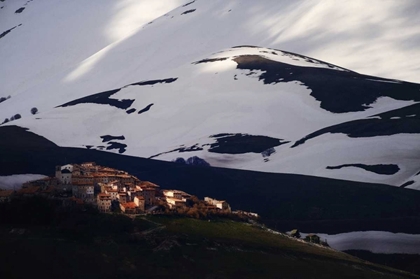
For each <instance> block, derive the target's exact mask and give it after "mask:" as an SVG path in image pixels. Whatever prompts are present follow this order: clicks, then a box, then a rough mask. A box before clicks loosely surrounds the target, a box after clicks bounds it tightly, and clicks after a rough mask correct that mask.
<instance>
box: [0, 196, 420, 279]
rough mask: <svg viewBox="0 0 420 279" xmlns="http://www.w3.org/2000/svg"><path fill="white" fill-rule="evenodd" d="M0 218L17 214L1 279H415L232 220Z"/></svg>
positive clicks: (8, 223) (0, 256) (2, 222)
mask: <svg viewBox="0 0 420 279" xmlns="http://www.w3.org/2000/svg"><path fill="white" fill-rule="evenodd" d="M16 207H17V208H16ZM28 208H30V209H31V210H26V211H24V212H23V214H18V213H17V212H19V211H22V209H28ZM0 210H3V211H7V212H8V213H10V215H16V214H18V215H16V218H13V219H10V218H7V217H5V216H4V215H1V216H0V249H1V251H2V252H1V253H0V277H1V278H28V277H32V276H34V275H35V276H36V277H37V278H90V279H92V278H417V277H416V276H414V275H411V274H408V273H406V272H402V271H397V270H393V269H390V268H386V267H383V266H378V265H374V264H371V263H368V262H365V261H362V260H359V259H357V258H354V257H352V256H349V255H347V254H345V253H341V252H337V251H334V250H331V249H329V248H324V247H320V246H315V245H312V244H308V243H304V242H299V241H296V240H293V239H291V238H289V237H287V236H284V235H279V234H273V233H270V232H268V231H266V230H265V229H264V228H261V227H259V226H255V225H251V224H248V223H239V222H234V221H231V220H227V219H212V220H211V221H210V220H196V219H190V218H181V217H176V216H161V215H160V216H148V217H137V218H135V219H130V218H129V217H126V216H123V215H110V214H98V213H96V212H95V211H94V210H88V209H84V210H82V211H81V210H79V209H77V208H74V209H70V208H62V207H61V206H60V205H58V204H55V203H54V201H51V200H47V199H44V198H40V197H35V198H29V199H26V200H19V201H18V200H15V201H13V202H12V203H10V204H3V205H1V206H0ZM2 213H3V212H2ZM23 266H24V267H23Z"/></svg>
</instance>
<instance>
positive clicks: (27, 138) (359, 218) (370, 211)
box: [0, 126, 420, 233]
mask: <svg viewBox="0 0 420 279" xmlns="http://www.w3.org/2000/svg"><path fill="white" fill-rule="evenodd" d="M84 161H95V162H97V163H98V164H100V165H105V166H110V167H115V168H118V169H122V170H125V171H128V172H130V173H132V174H134V175H136V176H138V177H139V178H140V179H142V180H150V181H153V182H156V183H158V184H159V185H160V186H161V187H162V188H167V189H170V188H176V189H182V190H185V191H187V192H189V193H191V194H194V195H197V196H199V197H203V196H212V197H215V198H218V199H226V200H227V201H228V202H229V203H230V204H231V206H232V207H233V208H234V209H243V210H249V211H254V212H258V213H259V214H260V215H261V216H262V217H263V221H264V222H265V223H266V224H267V225H269V226H271V227H274V228H276V229H278V230H290V229H293V228H296V227H298V228H300V229H301V230H302V231H309V232H310V231H312V232H325V233H340V232H348V231H361V230H382V231H390V232H405V233H420V192H418V191H414V190H408V189H401V188H397V187H391V186H387V185H380V184H366V183H357V182H350V181H342V180H334V179H326V178H318V177H310V176H303V175H291V174H273V173H262V172H252V171H241V170H232V169H222V168H209V167H192V166H187V165H182V164H175V163H169V162H162V161H156V160H149V159H142V158H135V157H130V156H123V155H116V154H111V153H108V152H101V151H95V150H86V149H77V148H65V147H58V146H56V145H55V144H53V143H52V142H50V141H48V140H46V139H45V138H43V137H40V136H38V135H36V134H33V133H31V132H28V131H25V129H22V128H20V127H14V126H12V127H1V128H0V166H1V168H0V175H9V174H16V173H35V174H38V173H39V174H45V175H53V174H54V167H55V165H58V164H64V163H80V162H84Z"/></svg>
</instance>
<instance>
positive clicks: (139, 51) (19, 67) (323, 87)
mask: <svg viewBox="0 0 420 279" xmlns="http://www.w3.org/2000/svg"><path fill="white" fill-rule="evenodd" d="M152 2H153V3H150V1H134V0H122V1H118V2H115V1H111V0H104V1H101V4H100V5H99V4H98V3H96V2H89V3H86V1H81V0H76V1H71V2H68V1H53V0H45V1H21V0H13V1H11V0H5V2H1V4H0V8H1V7H3V8H1V9H0V28H1V29H0V34H2V35H0V61H1V64H2V65H3V66H2V67H0V77H1V82H0V94H1V95H0V97H7V96H9V95H10V96H11V98H10V99H7V100H6V101H4V102H1V103H0V123H1V122H3V119H6V118H7V119H8V120H10V118H11V117H12V116H15V115H16V114H19V115H20V116H22V118H21V119H19V120H14V121H11V122H8V123H5V124H3V125H4V126H6V125H18V126H20V127H24V128H28V129H29V130H30V131H31V132H34V133H36V134H38V135H40V136H43V137H45V138H47V139H48V140H50V141H52V142H54V143H56V144H57V145H59V146H66V147H79V148H88V149H97V150H103V151H104V152H116V153H119V154H123V155H132V156H138V157H146V158H154V159H159V160H167V161H173V160H176V159H177V158H184V159H188V158H191V157H194V156H198V157H199V158H201V159H204V160H205V161H207V162H208V163H210V164H211V165H213V166H219V167H228V168H238V169H246V170H257V171H264V172H281V173H296V174H306V175H314V176H322V177H329V178H339V179H346V180H354V181H362V182H377V183H385V184H390V185H394V186H403V187H407V188H413V189H419V188H420V179H419V178H418V177H419V176H418V173H419V172H420V109H419V106H418V104H419V102H420V85H419V84H416V83H410V82H404V81H400V80H397V79H401V80H410V81H417V82H418V81H420V80H419V78H418V72H419V70H420V69H419V66H418V65H420V49H419V48H418V47H416V46H417V45H418V44H416V43H417V42H418V41H419V40H420V37H419V35H418V34H420V17H418V16H417V15H418V12H419V11H420V5H419V3H418V2H417V1H405V2H404V3H403V4H402V3H401V2H400V1H387V2H386V3H383V1H379V0H378V1H376V2H377V3H376V4H374V2H375V1H374V2H369V4H366V1H363V0H356V1H347V2H346V3H341V2H339V1H332V0H331V1H330V0H327V1H322V3H320V2H317V1H310V0H300V1H293V2H291V1H285V0H281V1H274V0H264V1H251V0H241V1H239V0H230V1H222V0H214V1H205V0H196V1H182V0H159V1H152ZM343 5H345V7H343ZM366 5H369V7H368V8H367V7H366ZM21 7H24V9H23V10H22V11H21V12H20V13H16V11H17V10H18V9H19V8H21ZM331 22H334V24H331ZM12 28H13V29H12ZM358 72H361V73H363V74H359V73H358ZM364 74H369V75H364ZM372 75H377V76H385V77H387V78H390V79H384V78H380V77H376V76H372ZM33 107H36V108H38V111H39V112H38V113H37V114H35V115H32V114H31V113H30V110H31V108H33ZM108 136H109V137H108ZM107 138H113V139H110V140H107Z"/></svg>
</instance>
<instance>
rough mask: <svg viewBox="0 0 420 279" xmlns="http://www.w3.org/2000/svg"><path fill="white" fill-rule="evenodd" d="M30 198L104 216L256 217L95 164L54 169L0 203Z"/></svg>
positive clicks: (8, 193) (4, 195)
mask: <svg viewBox="0 0 420 279" xmlns="http://www.w3.org/2000/svg"><path fill="white" fill-rule="evenodd" d="M30 196H45V197H48V198H56V199H61V200H62V201H63V205H65V206H83V205H91V206H94V207H96V208H97V209H98V210H99V211H100V212H103V213H111V212H119V213H123V214H147V213H154V214H156V213H171V212H178V213H184V214H188V215H190V216H192V217H199V216H200V213H202V212H211V213H215V214H235V215H243V216H248V217H251V218H258V214H256V213H251V212H244V211H232V210H231V207H230V205H229V204H228V203H227V202H226V201H224V200H217V199H213V198H210V197H205V198H204V200H199V199H198V198H197V197H195V196H193V195H190V194H188V193H185V192H183V191H180V190H174V189H171V190H169V189H161V188H160V186H159V185H157V184H155V183H153V182H150V181H142V180H140V179H139V178H137V177H135V176H134V175H131V174H129V173H127V172H125V171H121V170H117V169H113V168H109V167H104V166H99V165H97V164H96V163H94V162H86V163H82V164H67V165H64V166H56V169H55V176H54V177H47V178H44V179H40V180H34V181H30V182H27V183H25V184H23V185H22V189H20V190H18V191H11V190H9V191H0V202H7V201H10V200H11V199H12V198H14V197H30Z"/></svg>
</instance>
